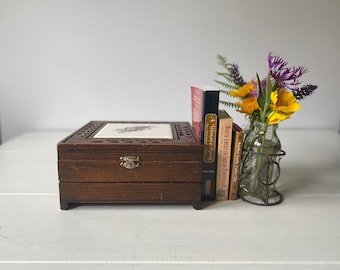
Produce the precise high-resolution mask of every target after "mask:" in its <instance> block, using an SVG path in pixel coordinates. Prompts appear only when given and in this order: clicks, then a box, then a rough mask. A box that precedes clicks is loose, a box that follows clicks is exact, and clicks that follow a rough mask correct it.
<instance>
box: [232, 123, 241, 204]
mask: <svg viewBox="0 0 340 270" xmlns="http://www.w3.org/2000/svg"><path fill="white" fill-rule="evenodd" d="M232 134H233V135H232V145H231V156H232V158H231V163H230V168H231V171H230V188H229V200H236V199H237V192H238V179H239V176H240V167H241V158H242V148H243V137H244V131H243V129H242V128H240V127H239V126H238V125H237V124H236V123H233V132H232Z"/></svg>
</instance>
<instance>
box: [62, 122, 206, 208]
mask: <svg viewBox="0 0 340 270" xmlns="http://www.w3.org/2000/svg"><path fill="white" fill-rule="evenodd" d="M57 149H58V175H59V194H60V208H61V209H68V208H69V206H70V204H74V203H75V204H78V203H192V204H193V205H194V207H195V208H196V207H197V205H196V203H198V202H199V201H200V198H201V176H202V151H203V146H202V144H201V143H200V142H199V139H197V137H196V136H195V135H194V133H193V131H192V129H191V126H190V124H189V123H186V122H168V123H158V122H107V121H92V122H90V123H88V124H87V125H85V126H84V127H82V128H81V129H79V130H78V131H76V132H74V133H73V134H71V135H70V136H68V137H67V138H65V139H64V140H62V141H61V142H59V143H58V145H57Z"/></svg>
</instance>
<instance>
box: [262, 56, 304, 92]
mask: <svg viewBox="0 0 340 270" xmlns="http://www.w3.org/2000/svg"><path fill="white" fill-rule="evenodd" d="M287 64H288V63H287V62H286V61H285V60H283V58H282V57H279V56H273V55H272V54H271V53H269V55H268V65H269V73H270V76H271V77H272V78H273V79H274V80H275V81H276V82H277V84H278V86H279V87H282V88H287V89H290V90H292V91H293V92H294V91H298V89H299V88H298V85H299V84H300V83H301V82H300V80H299V79H300V77H301V76H302V75H303V74H305V73H306V72H307V69H306V68H304V67H287Z"/></svg>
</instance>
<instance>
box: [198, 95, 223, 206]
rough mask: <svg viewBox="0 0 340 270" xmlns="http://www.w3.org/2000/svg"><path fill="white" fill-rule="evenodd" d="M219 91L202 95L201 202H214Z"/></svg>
mask: <svg viewBox="0 0 340 270" xmlns="http://www.w3.org/2000/svg"><path fill="white" fill-rule="evenodd" d="M218 105H219V91H205V92H204V93H203V107H202V115H203V117H202V127H203V128H202V131H201V141H202V143H203V162H202V200H215V193H216V166H217V162H216V157H217V132H218Z"/></svg>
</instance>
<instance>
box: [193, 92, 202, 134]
mask: <svg viewBox="0 0 340 270" xmlns="http://www.w3.org/2000/svg"><path fill="white" fill-rule="evenodd" d="M202 116H203V90H202V89H199V88H197V87H194V86H192V87H191V125H192V129H193V130H194V132H195V135H196V136H197V138H199V139H201V133H202Z"/></svg>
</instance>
